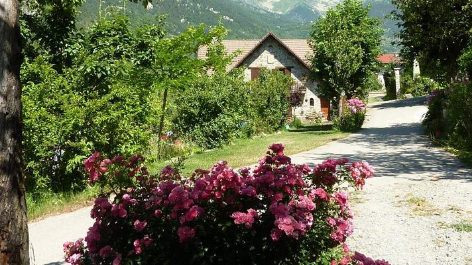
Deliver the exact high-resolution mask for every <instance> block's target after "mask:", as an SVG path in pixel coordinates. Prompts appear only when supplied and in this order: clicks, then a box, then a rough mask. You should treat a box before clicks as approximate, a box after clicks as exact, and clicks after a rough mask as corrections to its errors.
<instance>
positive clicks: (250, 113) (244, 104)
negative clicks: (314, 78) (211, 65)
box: [172, 70, 292, 149]
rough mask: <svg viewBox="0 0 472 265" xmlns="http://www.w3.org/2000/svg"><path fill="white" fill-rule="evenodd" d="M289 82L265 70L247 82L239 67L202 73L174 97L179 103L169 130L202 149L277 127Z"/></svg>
mask: <svg viewBox="0 0 472 265" xmlns="http://www.w3.org/2000/svg"><path fill="white" fill-rule="evenodd" d="M291 82H292V81H291V79H290V78H287V77H286V76H285V75H283V74H281V73H278V72H271V71H268V70H262V72H261V77H260V79H258V80H255V81H252V82H250V83H246V82H244V76H243V73H242V72H241V71H236V72H233V73H232V74H230V75H228V74H226V73H225V72H216V73H215V74H213V75H211V76H202V77H200V78H199V79H198V80H195V82H194V83H193V84H191V85H190V86H189V87H188V89H187V90H186V91H184V92H183V93H181V94H179V96H178V97H176V98H175V99H174V105H175V106H179V107H178V108H176V110H175V113H174V115H173V118H172V126H173V130H175V131H176V132H177V134H180V135H183V136H184V137H185V138H187V139H189V140H192V141H194V142H196V143H197V144H198V145H199V146H201V147H203V148H205V149H211V148H215V147H220V146H222V145H224V144H228V143H229V142H230V141H231V140H233V139H234V138H238V137H248V136H251V135H253V134H255V133H260V132H272V131H275V130H278V129H280V128H281V127H282V126H283V124H284V122H285V118H286V115H287V111H288V104H289V103H288V93H289V91H290V89H289V88H290V85H291Z"/></svg>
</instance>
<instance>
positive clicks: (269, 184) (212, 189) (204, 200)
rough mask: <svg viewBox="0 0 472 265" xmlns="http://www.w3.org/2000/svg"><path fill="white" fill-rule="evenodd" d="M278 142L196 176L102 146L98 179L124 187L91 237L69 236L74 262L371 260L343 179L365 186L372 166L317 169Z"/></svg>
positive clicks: (101, 204) (103, 205)
mask: <svg viewBox="0 0 472 265" xmlns="http://www.w3.org/2000/svg"><path fill="white" fill-rule="evenodd" d="M269 149H270V150H269V151H268V152H267V154H266V156H265V157H263V158H262V159H261V160H260V161H259V163H258V165H257V166H256V167H255V168H252V169H249V168H243V169H240V170H239V171H238V172H237V171H235V170H233V169H232V168H230V167H229V166H228V165H227V163H226V162H224V161H221V162H218V163H216V164H215V165H214V166H213V167H212V168H211V169H210V170H201V169H198V170H196V171H195V172H194V173H193V174H192V175H191V176H190V177H189V178H183V177H182V176H181V175H180V174H179V173H178V172H177V171H176V170H174V169H173V168H171V167H166V168H164V169H163V170H162V171H161V173H160V174H159V175H157V176H152V175H150V174H149V172H148V171H147V170H146V167H145V166H144V161H145V159H144V158H143V157H142V156H135V157H131V158H130V159H124V158H123V157H115V158H113V159H107V158H102V157H101V155H100V154H99V153H96V154H94V155H92V156H91V157H90V158H88V159H87V160H85V161H84V165H85V171H86V172H87V173H88V174H89V181H90V182H91V183H98V184H99V185H101V186H102V187H103V188H104V189H105V190H107V189H108V190H112V191H113V192H114V193H115V194H116V196H115V197H114V199H113V201H109V199H108V198H109V196H108V194H104V196H102V197H100V198H97V199H96V200H95V205H94V207H93V209H92V211H91V217H92V218H93V219H94V220H95V223H94V225H93V226H92V227H91V228H90V229H89V231H88V233H87V236H86V237H85V240H83V239H79V240H78V241H77V242H75V243H69V242H68V243H65V244H64V251H65V253H66V262H69V263H71V264H115V265H117V264H300V263H313V264H362V263H359V262H362V261H357V260H354V259H352V253H351V252H350V250H349V248H348V247H347V245H346V244H345V241H346V238H347V237H348V236H349V235H351V234H352V232H353V224H352V217H353V214H352V210H351V208H350V206H349V203H348V200H349V196H348V194H347V193H346V192H345V191H344V190H343V189H342V188H341V186H345V185H341V184H343V183H348V184H349V185H351V186H353V187H357V188H358V189H361V188H362V187H363V185H364V184H365V180H366V179H368V178H370V177H372V176H373V174H374V170H373V169H372V167H371V166H370V165H369V164H368V163H367V162H354V163H353V162H350V161H349V160H347V159H340V160H327V161H325V162H323V163H322V164H321V165H319V166H317V167H316V168H314V169H310V168H309V167H308V166H306V165H295V164H292V163H291V159H290V157H287V156H285V155H284V146H283V145H281V144H274V145H271V146H270V147H269ZM84 241H85V243H86V244H84ZM366 264H367V263H366ZM379 264H380V263H379ZM382 264H383V263H382Z"/></svg>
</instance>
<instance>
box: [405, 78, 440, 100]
mask: <svg viewBox="0 0 472 265" xmlns="http://www.w3.org/2000/svg"><path fill="white" fill-rule="evenodd" d="M441 88H442V87H441V85H440V84H439V83H438V82H436V81H434V80H432V79H431V78H428V77H422V76H417V77H415V78H414V79H413V78H411V77H410V76H409V75H402V80H401V86H400V90H401V94H402V95H405V94H411V95H413V97H420V96H424V95H428V94H430V93H431V92H433V91H434V90H438V89H441Z"/></svg>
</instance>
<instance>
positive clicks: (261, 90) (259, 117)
mask: <svg viewBox="0 0 472 265" xmlns="http://www.w3.org/2000/svg"><path fill="white" fill-rule="evenodd" d="M292 82H293V81H292V79H291V78H290V77H289V76H286V75H284V74H283V73H281V72H280V71H274V72H273V71H270V70H267V69H261V75H260V77H259V78H256V79H254V80H252V81H251V82H250V95H249V97H250V101H249V104H250V105H249V109H250V111H251V115H252V116H253V117H254V118H253V125H254V127H255V128H256V132H274V131H277V130H279V129H280V128H282V126H283V125H284V124H285V121H286V118H287V113H288V109H289V105H290V102H289V95H290V87H291V85H292Z"/></svg>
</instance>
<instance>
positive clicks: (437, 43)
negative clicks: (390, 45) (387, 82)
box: [392, 0, 472, 77]
mask: <svg viewBox="0 0 472 265" xmlns="http://www.w3.org/2000/svg"><path fill="white" fill-rule="evenodd" d="M392 3H393V4H394V5H395V6H396V7H397V8H398V10H399V11H400V12H397V13H395V16H396V17H397V19H398V20H399V26H401V32H400V39H401V41H400V42H401V44H402V45H403V54H404V57H406V58H409V59H413V58H414V57H416V56H419V57H420V58H421V63H422V64H423V65H425V64H427V65H429V67H433V68H437V67H438V66H439V69H440V70H441V71H442V72H445V73H446V74H447V76H448V77H455V76H456V75H457V73H458V69H459V67H458V58H459V57H460V55H461V54H462V53H463V51H464V49H465V48H466V47H467V45H468V42H469V34H468V31H469V30H470V29H471V27H472V9H471V8H470V5H471V4H470V0H448V1H444V0H427V1H426V0H393V1H392ZM468 6H469V8H467V7H468Z"/></svg>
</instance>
